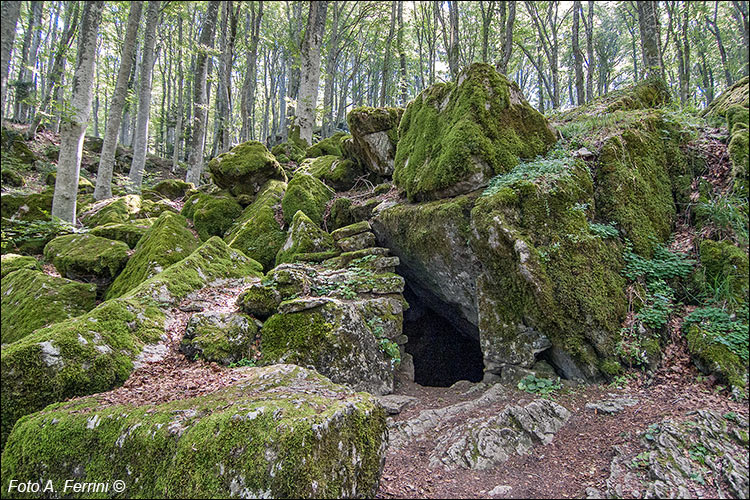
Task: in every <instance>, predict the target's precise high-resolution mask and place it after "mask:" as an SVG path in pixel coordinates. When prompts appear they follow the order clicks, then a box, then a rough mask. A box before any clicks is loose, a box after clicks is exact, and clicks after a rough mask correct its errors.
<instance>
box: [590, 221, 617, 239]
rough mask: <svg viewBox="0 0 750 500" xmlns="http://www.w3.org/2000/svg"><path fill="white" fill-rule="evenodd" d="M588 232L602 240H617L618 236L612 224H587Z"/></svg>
mask: <svg viewBox="0 0 750 500" xmlns="http://www.w3.org/2000/svg"><path fill="white" fill-rule="evenodd" d="M589 231H591V232H592V233H593V234H595V235H596V236H598V237H600V238H602V239H607V238H617V237H618V236H619V235H620V231H618V230H617V228H616V227H615V226H614V222H610V223H609V224H598V223H596V222H589Z"/></svg>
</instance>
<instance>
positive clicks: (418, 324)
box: [403, 287, 484, 387]
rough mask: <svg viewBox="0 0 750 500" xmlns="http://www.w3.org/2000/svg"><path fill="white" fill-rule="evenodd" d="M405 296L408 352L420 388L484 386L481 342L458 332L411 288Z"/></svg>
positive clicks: (405, 326) (405, 328) (405, 332)
mask: <svg viewBox="0 0 750 500" xmlns="http://www.w3.org/2000/svg"><path fill="white" fill-rule="evenodd" d="M404 295H405V297H406V299H407V302H409V305H410V307H409V309H408V310H407V311H406V312H405V313H404V330H403V331H404V334H406V336H407V337H409V341H408V342H407V344H406V346H405V347H406V352H407V353H409V354H411V356H412V357H413V359H414V381H415V382H416V383H418V384H420V385H425V386H432V387H449V386H451V385H453V384H454V383H456V382H458V381H459V380H468V381H470V382H481V381H482V378H483V376H484V358H483V356H482V350H481V348H480V345H479V339H478V338H475V337H474V336H471V335H467V334H465V333H463V332H461V331H460V330H458V329H456V327H455V326H453V325H452V324H451V323H450V322H449V321H448V320H447V319H445V318H444V317H442V316H441V315H440V314H438V313H437V312H435V310H434V309H433V308H431V307H430V306H428V305H426V304H425V303H424V302H423V301H422V300H420V299H419V297H417V295H415V294H414V292H412V291H411V290H410V289H409V288H408V287H407V289H406V290H405V292H404Z"/></svg>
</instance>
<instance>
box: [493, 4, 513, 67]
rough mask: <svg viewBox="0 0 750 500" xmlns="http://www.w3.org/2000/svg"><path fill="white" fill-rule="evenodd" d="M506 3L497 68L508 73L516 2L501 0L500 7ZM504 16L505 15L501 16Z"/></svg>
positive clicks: (503, 6) (511, 52)
mask: <svg viewBox="0 0 750 500" xmlns="http://www.w3.org/2000/svg"><path fill="white" fill-rule="evenodd" d="M506 4H507V11H508V15H507V19H504V20H503V23H502V24H503V30H504V35H503V48H502V49H503V50H502V54H500V61H499V63H498V66H497V70H498V71H499V72H500V73H502V74H504V75H505V74H507V73H508V63H509V62H510V57H511V56H512V55H513V23H514V22H515V20H516V2H515V1H510V2H505V1H504V2H502V4H501V5H502V9H503V10H505V8H506ZM502 17H503V18H505V16H502Z"/></svg>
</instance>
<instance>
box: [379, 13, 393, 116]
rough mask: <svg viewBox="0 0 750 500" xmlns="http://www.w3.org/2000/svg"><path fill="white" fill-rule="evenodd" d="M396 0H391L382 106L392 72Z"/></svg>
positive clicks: (384, 55) (382, 86) (384, 59)
mask: <svg viewBox="0 0 750 500" xmlns="http://www.w3.org/2000/svg"><path fill="white" fill-rule="evenodd" d="M396 4H397V2H396V0H392V1H391V27H390V28H389V29H388V37H387V38H386V39H385V51H384V52H383V72H382V84H381V87H380V107H381V108H382V107H383V106H385V104H386V96H387V95H388V82H389V81H390V74H391V45H392V44H393V32H394V30H395V27H396V9H397V7H396Z"/></svg>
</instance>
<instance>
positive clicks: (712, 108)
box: [701, 76, 750, 125]
mask: <svg viewBox="0 0 750 500" xmlns="http://www.w3.org/2000/svg"><path fill="white" fill-rule="evenodd" d="M748 101H750V77H747V76H746V77H744V78H742V79H741V80H740V81H738V82H737V83H735V84H734V85H732V86H731V87H729V88H728V89H726V90H725V91H724V92H722V93H721V95H720V96H719V97H717V98H716V99H714V100H713V101H711V102H710V103H709V104H708V106H707V107H706V109H704V110H703V111H702V112H701V115H702V116H705V117H706V118H707V119H709V120H712V121H714V122H715V123H717V124H721V125H723V124H724V119H725V118H726V114H727V111H729V108H731V107H733V106H740V107H744V108H747V107H748Z"/></svg>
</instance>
